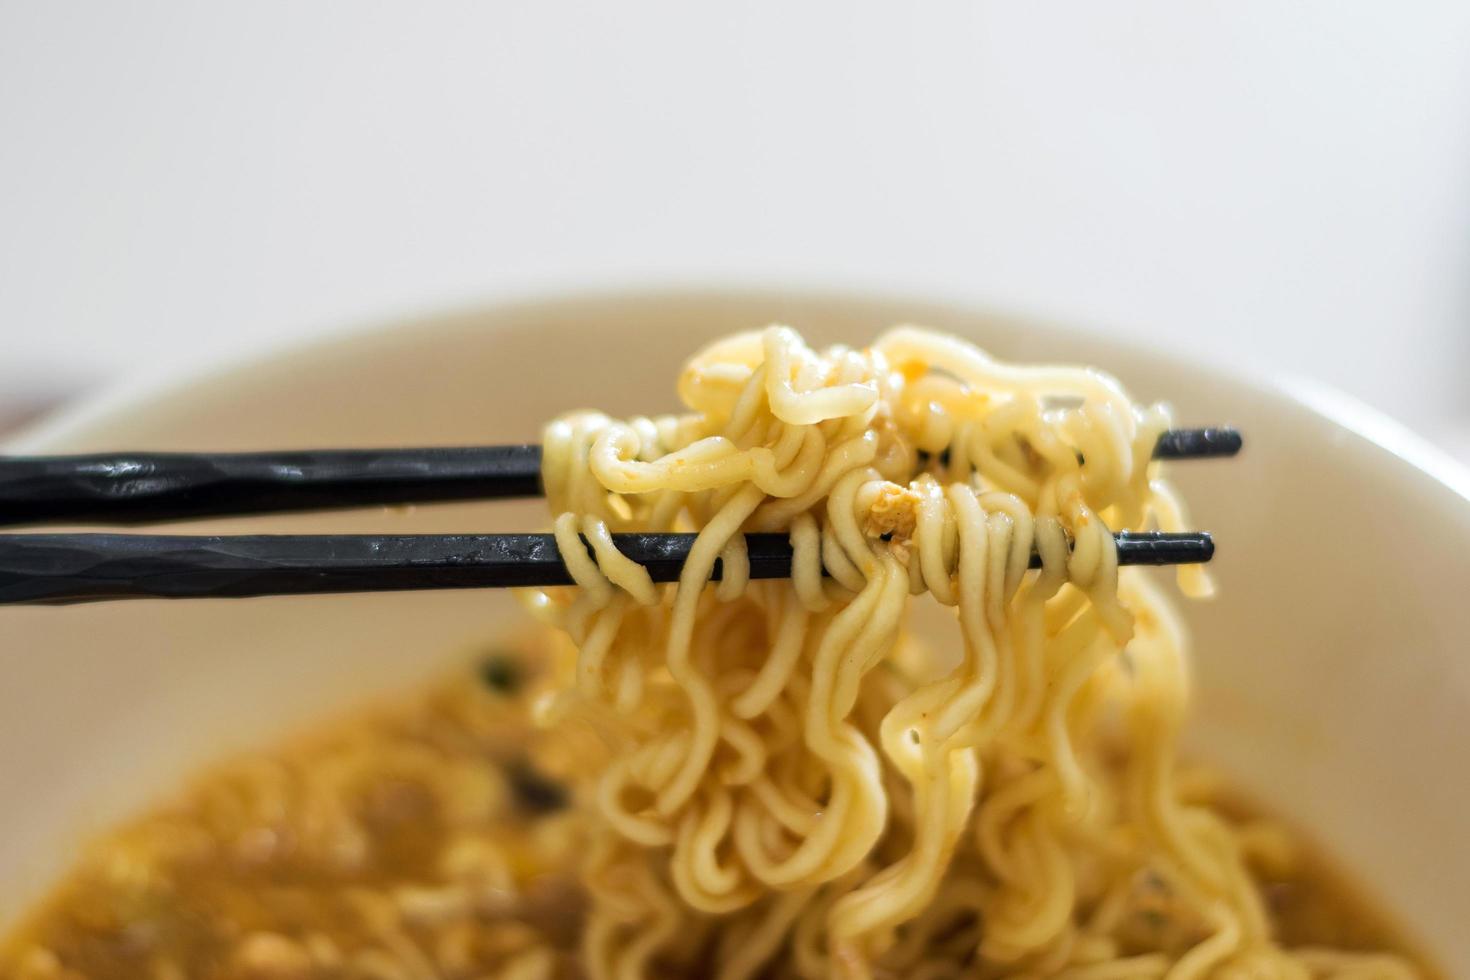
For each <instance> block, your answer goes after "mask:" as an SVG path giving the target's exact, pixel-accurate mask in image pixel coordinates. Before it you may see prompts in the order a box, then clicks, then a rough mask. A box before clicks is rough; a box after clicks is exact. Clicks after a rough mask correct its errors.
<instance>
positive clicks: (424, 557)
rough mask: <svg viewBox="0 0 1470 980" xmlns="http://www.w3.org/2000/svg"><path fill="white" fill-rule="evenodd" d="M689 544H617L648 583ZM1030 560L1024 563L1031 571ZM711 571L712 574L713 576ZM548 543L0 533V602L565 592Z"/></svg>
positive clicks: (774, 564)
mask: <svg viewBox="0 0 1470 980" xmlns="http://www.w3.org/2000/svg"><path fill="white" fill-rule="evenodd" d="M694 538H695V535H693V534H615V535H613V541H614V543H615V544H616V545H617V547H618V550H620V551H621V552H622V553H623V554H625V555H627V556H628V557H629V558H632V559H633V560H634V561H636V562H638V563H639V564H641V565H643V566H644V567H646V568H647V569H648V571H649V574H650V575H651V576H652V578H653V580H654V581H655V582H672V581H676V580H677V579H678V577H679V572H680V571H681V570H682V568H683V565H684V559H685V558H686V557H687V556H688V554H689V548H690V546H691V545H692V544H693V542H694ZM1115 538H1116V540H1117V542H1118V561H1119V562H1120V563H1121V564H1124V565H1181V564H1192V563H1196V562H1207V561H1209V560H1210V558H1211V557H1213V555H1214V552H1215V545H1214V541H1213V540H1212V539H1211V537H1210V535H1209V534H1208V533H1203V532H1199V533H1183V534H1181V533H1164V532H1158V531H1152V532H1148V531H1140V532H1131V531H1123V532H1119V533H1118V534H1117V535H1116V536H1115ZM745 540H746V548H747V551H748V553H749V556H750V574H751V577H752V578H757V579H771V578H785V577H787V576H789V575H790V574H791V545H790V542H789V539H788V538H787V536H786V535H784V534H749V535H746V539H745ZM1038 563H1039V559H1037V558H1036V557H1035V556H1033V558H1032V567H1037V565H1038ZM720 573H721V569H720V566H719V564H718V563H716V565H715V574H714V577H715V578H719V577H720ZM571 582H572V579H571V576H570V575H569V574H568V573H567V569H566V565H565V564H563V562H562V558H561V552H560V551H559V550H558V549H557V547H556V540H555V538H553V537H552V536H551V535H550V534H393V535H372V534H361V535H329V534H305V535H294V534H278V535H273V534H264V535H241V536H234V535H161V534H93V533H87V534H0V604H7V603H71V602H91V601H99V600H105V599H131V598H167V599H205V598H236V597H243V596H264V595H306V594H316V593H326V592H392V591H402V590H410V589H415V590H416V589H476V588H499V587H516V586H554V585H570V584H571Z"/></svg>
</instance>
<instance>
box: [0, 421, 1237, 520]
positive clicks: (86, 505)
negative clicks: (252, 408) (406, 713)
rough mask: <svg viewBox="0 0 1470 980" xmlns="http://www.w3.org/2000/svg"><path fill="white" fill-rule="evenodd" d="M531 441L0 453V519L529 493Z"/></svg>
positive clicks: (204, 513)
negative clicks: (212, 450) (428, 446)
mask: <svg viewBox="0 0 1470 980" xmlns="http://www.w3.org/2000/svg"><path fill="white" fill-rule="evenodd" d="M1240 446H1241V437H1240V433H1239V432H1237V431H1236V430H1234V429H1228V428H1211V429H1171V430H1169V431H1167V432H1165V433H1164V434H1163V436H1162V437H1160V439H1159V442H1158V445H1157V446H1156V447H1155V450H1154V456H1155V457H1156V458H1159V459H1200V458H1205V457H1211V456H1233V455H1235V454H1236V453H1237V452H1239V451H1240ZM540 493H541V447H540V446H536V445H525V446H471V447H444V448H433V449H322V450H300V451H291V452H255V453H97V454H91V455H85V456H8V457H6V456H0V525H12V526H14V525H21V524H42V523H79V524H88V523H91V524H96V523H103V524H136V523H144V522H149V521H171V520H181V519H185V518H191V517H211V516H221V515H227V514H264V513H278V512H281V511H294V510H323V509H336V508H343V507H358V506H368V505H380V504H402V503H415V502H416V503H431V502H435V501H447V500H486V499H495V498H506V497H535V496H539V495H540Z"/></svg>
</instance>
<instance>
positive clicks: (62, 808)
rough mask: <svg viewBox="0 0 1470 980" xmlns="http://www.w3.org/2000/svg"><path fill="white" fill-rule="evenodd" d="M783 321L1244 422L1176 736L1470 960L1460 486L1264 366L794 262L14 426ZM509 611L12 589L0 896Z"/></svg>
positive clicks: (522, 421) (672, 342) (612, 385)
mask: <svg viewBox="0 0 1470 980" xmlns="http://www.w3.org/2000/svg"><path fill="white" fill-rule="evenodd" d="M774 321H780V322H786V323H790V324H792V325H794V326H796V327H797V328H798V329H800V330H802V331H803V332H804V333H805V334H806V335H807V336H808V338H809V339H811V340H812V341H814V342H830V341H835V340H838V339H841V340H846V341H849V342H862V341H864V340H866V339H868V338H871V337H872V336H874V335H875V334H876V333H877V332H878V331H879V330H881V329H882V328H883V327H885V326H888V325H891V324H893V323H896V322H905V321H907V322H919V323H924V324H927V325H930V326H935V327H940V328H943V329H947V330H951V331H954V332H956V333H959V334H961V335H964V336H967V337H970V338H972V339H974V340H976V341H977V342H979V343H980V344H981V345H983V346H985V347H987V348H988V349H990V350H991V351H993V352H994V353H996V354H998V355H1000V356H1003V357H1007V358H1014V359H1020V360H1060V361H1071V362H1089V363H1094V364H1098V365H1100V366H1103V367H1105V368H1106V369H1108V370H1110V371H1112V372H1114V373H1116V374H1117V375H1119V376H1120V377H1121V378H1122V380H1123V381H1124V383H1125V384H1126V385H1128V386H1129V388H1130V389H1131V390H1132V391H1133V393H1134V394H1135V396H1138V397H1142V398H1148V399H1164V400H1167V401H1170V402H1172V403H1173V404H1174V405H1175V406H1176V409H1177V411H1178V418H1179V420H1180V422H1181V424H1192V423H1195V424H1199V423H1215V422H1228V423H1234V424H1237V425H1240V426H1241V427H1242V428H1243V429H1244V430H1245V432H1246V433H1247V438H1248V448H1247V451H1246V452H1245V453H1244V454H1243V455H1242V456H1241V457H1239V458H1238V459H1237V460H1235V461H1232V462H1228V463H1227V462H1208V463H1197V464H1189V465H1179V466H1176V467H1174V468H1173V473H1172V476H1173V477H1174V478H1175V479H1176V480H1177V482H1178V483H1179V484H1181V485H1182V487H1183V489H1184V491H1185V493H1186V495H1187V497H1188V499H1189V500H1190V501H1191V503H1192V510H1193V518H1194V523H1195V524H1196V525H1197V526H1199V527H1202V528H1206V529H1210V530H1213V531H1214V532H1216V537H1217V542H1218V544H1219V553H1218V557H1217V563H1216V575H1217V578H1218V582H1219V585H1220V596H1219V598H1218V599H1216V600H1214V601H1213V602H1210V603H1205V604H1196V605H1193V606H1191V607H1190V608H1188V609H1187V615H1188V619H1189V621H1190V624H1191V627H1192V629H1193V631H1194V635H1195V651H1196V657H1195V696H1196V712H1195V717H1194V719H1193V722H1192V725H1191V731H1190V738H1191V742H1192V748H1193V750H1194V751H1197V752H1198V753H1200V754H1202V755H1204V756H1205V757H1207V758H1208V759H1210V760H1211V761H1213V762H1215V763H1217V764H1218V765H1220V766H1221V767H1222V768H1224V769H1225V771H1226V772H1227V773H1228V774H1229V775H1230V776H1231V777H1232V778H1233V780H1234V781H1235V782H1236V783H1237V784H1238V785H1239V786H1241V788H1242V789H1244V790H1245V791H1246V792H1248V793H1249V794H1251V795H1253V796H1255V797H1256V798H1258V799H1261V800H1264V801H1266V802H1267V803H1268V805H1269V806H1270V807H1271V808H1272V809H1274V810H1275V811H1277V812H1279V813H1282V814H1284V815H1286V816H1288V817H1289V818H1291V819H1293V820H1294V821H1295V822H1297V823H1298V824H1299V825H1300V826H1302V827H1304V828H1306V829H1307V830H1308V832H1309V833H1310V834H1311V835H1312V836H1313V837H1314V838H1315V839H1316V840H1317V841H1318V842H1319V843H1320V844H1321V845H1323V846H1324V847H1325V848H1326V849H1327V850H1328V852H1329V853H1330V854H1332V855H1335V856H1336V857H1337V858H1338V859H1339V861H1340V863H1342V864H1343V865H1345V866H1346V867H1347V868H1348V870H1349V871H1350V872H1351V873H1352V874H1353V875H1354V877H1356V878H1357V879H1359V880H1360V881H1361V882H1362V883H1363V884H1364V885H1365V886H1366V887H1367V888H1368V889H1369V890H1370V892H1371V893H1372V894H1374V895H1375V896H1376V897H1377V898H1378V899H1379V900H1380V902H1381V903H1383V904H1385V905H1386V906H1387V907H1388V908H1389V909H1390V910H1391V911H1392V912H1393V913H1394V914H1395V917H1396V918H1397V919H1398V920H1400V921H1402V922H1410V923H1414V924H1415V928H1414V930H1413V931H1414V932H1415V933H1416V934H1417V936H1418V938H1419V939H1420V941H1421V942H1423V943H1424V944H1425V946H1426V947H1427V949H1428V951H1429V952H1430V953H1431V954H1432V955H1434V956H1436V957H1437V958H1438V959H1439V960H1440V962H1441V963H1442V964H1443V965H1444V966H1445V967H1446V968H1447V969H1448V971H1449V972H1450V974H1452V975H1462V974H1463V975H1470V936H1467V934H1466V933H1465V930H1463V929H1462V928H1459V926H1460V916H1461V914H1462V913H1463V911H1464V903H1463V899H1462V883H1463V882H1465V881H1467V880H1470V848H1466V847H1465V846H1464V845H1463V836H1462V831H1461V827H1462V824H1463V821H1462V818H1461V815H1462V814H1463V813H1465V812H1467V809H1470V764H1467V762H1470V751H1467V749H1466V745H1465V739H1464V736H1463V732H1464V726H1463V721H1462V720H1463V719H1464V718H1465V717H1466V716H1467V714H1470V658H1466V657H1464V656H1463V655H1461V654H1460V652H1459V651H1460V647H1461V644H1462V643H1463V638H1464V637H1466V636H1470V602H1466V601H1465V599H1464V597H1463V594H1462V593H1463V587H1464V585H1465V584H1466V581H1467V579H1466V570H1465V563H1464V559H1463V555H1464V554H1465V553H1466V550H1467V545H1470V502H1467V501H1466V500H1465V499H1464V498H1462V497H1461V496H1460V495H1459V494H1458V493H1456V492H1455V491H1453V490H1451V489H1450V488H1449V487H1448V486H1446V485H1445V484H1443V483H1440V482H1438V481H1436V480H1434V479H1432V478H1430V477H1429V476H1427V475H1426V474H1425V473H1424V472H1422V471H1421V470H1419V469H1417V468H1416V467H1414V466H1413V465H1411V464H1410V463H1408V462H1406V461H1405V460H1404V459H1401V458H1400V457H1399V456H1398V455H1396V454H1395V453H1394V452H1392V451H1390V450H1389V449H1387V448H1384V447H1383V446H1381V445H1379V444H1377V443H1376V442H1374V441H1373V440H1372V439H1370V438H1368V437H1367V436H1365V435H1361V434H1358V433H1356V432H1354V431H1353V430H1352V429H1350V428H1348V427H1345V426H1344V425H1342V424H1339V423H1338V422H1335V421H1333V420H1331V419H1329V418H1327V417H1326V416H1324V415H1322V414H1319V413H1317V412H1315V411H1313V410H1311V409H1308V408H1306V407H1305V406H1303V405H1302V404H1300V403H1298V402H1297V401H1295V400H1293V399H1292V398H1290V397H1288V396H1287V395H1285V394H1283V393H1281V392H1278V391H1275V390H1271V389H1269V388H1265V387H1259V386H1254V385H1250V384H1246V383H1244V382H1241V381H1237V380H1233V379H1231V378H1228V377H1224V376H1221V375H1218V374H1216V373H1214V372H1212V371H1210V370H1206V369H1204V368H1201V367H1198V366H1191V365H1188V364H1182V363H1179V362H1176V361H1173V360H1170V359H1168V358H1166V357H1162V356H1159V355H1157V354H1153V353H1150V352H1146V351H1140V350H1137V349H1132V348H1129V347H1126V346H1122V345H1118V344H1115V343H1113V342H1111V341H1108V340H1107V339H1105V338H1102V337H1098V336H1088V335H1074V334H1070V333H1067V332H1065V331H1059V330H1057V329H1054V328H1050V327H1046V326H1042V325H1038V324H1035V323H1028V322H1020V321H1015V320H1011V319H1007V318H1004V317H998V316H994V315H990V314H986V313H983V312H977V311H974V310H967V309H960V308H953V307H948V306H937V305H933V304H927V303H916V302H911V301H907V300H883V299H871V298H861V297H856V298H854V297H838V296H827V295H817V294H808V293H774V292H766V293H761V292H751V293H704V292H686V293H656V294H623V295H612V296H606V295H604V296H587V297H581V298H572V299H563V300H557V301H550V302H536V303H525V304H520V305H513V306H501V307H496V308H493V309H488V310H484V311H480V312H474V313H466V314H460V315H454V316H446V317H441V318H438V319H432V320H425V321H420V322H414V323H410V324H405V325H402V326H400V327H398V328H396V329H392V330H385V331H379V332H375V333H367V334H362V335H357V336H352V337H349V338H346V339H341V340H336V341H333V342H330V343H326V344H322V345H319V346H316V347H310V348H306V349H303V350H298V351H292V352H288V353H285V354H281V355H278V356H274V357H270V358H268V359H266V360H263V361H260V362H258V363H254V364H250V365H247V366H244V367H240V368H238V369H235V370H232V371H229V372H227V373H225V374H221V375H217V376H213V377H209V378H207V379H204V380H200V381H193V382H190V383H188V384H185V385H182V386H179V387H176V388H173V389H170V390H167V391H165V392H163V393H159V394H155V395H153V396H151V397H149V398H147V399H144V400H140V401H136V402H135V403H133V404H131V405H129V406H125V407H123V408H119V409H118V410H116V411H114V412H110V413H105V414H101V415H99V414H96V413H93V414H91V415H90V417H88V418H86V420H85V421H80V422H75V423H72V424H63V425H61V426H59V427H53V428H52V430H51V431H50V433H49V434H45V435H43V436H42V437H40V438H37V439H33V440H31V441H30V442H29V443H28V444H26V445H25V447H24V448H26V449H28V450H35V451H41V450H44V451H84V450H91V449H106V448H112V449H118V448H132V449H144V448H149V449H248V448H267V447H291V446H299V447H306V446H322V445H340V446H352V445H389V444H434V443H438V444H470V443H484V442H507V441H525V440H528V439H533V438H535V436H536V434H537V433H538V431H539V429H540V426H541V425H542V424H543V423H544V422H545V420H546V419H548V418H550V417H551V416H553V415H555V414H556V413H558V412H560V411H563V410H566V409H569V408H576V407H597V408H602V409H605V410H607V411H609V412H612V413H615V414H617V413H624V414H633V413H646V412H655V411H662V410H666V409H672V408H674V407H675V401H674V395H673V383H672V382H673V378H674V376H675V372H676V371H677V369H678V366H679V364H680V363H681V362H682V360H683V359H684V358H685V357H686V356H687V355H688V354H690V353H692V352H693V351H694V350H695V349H696V348H697V347H698V346H699V345H700V344H702V343H704V342H705V341H706V340H708V339H710V338H712V337H714V336H717V335H720V334H723V333H727V332H730V331H733V330H738V329H747V328H750V327H753V326H760V325H763V324H765V323H769V322H774ZM538 522H539V516H538V508H537V507H536V505H535V504H534V503H525V504H515V505H503V504H494V505H485V504H479V505H467V504H456V505H445V506H434V507H423V508H418V509H416V510H412V511H404V510H394V511H376V510H374V511H368V510H365V511H357V512H351V513H343V514H335V515H331V516H322V515H295V516H285V517H273V518H269V519H239V520H231V521H214V522H207V523H201V524H196V525H194V526H193V527H194V528H198V529H203V528H206V527H207V528H211V529H220V530H238V529H245V528H251V529H255V530H262V529H266V528H270V529H276V530H281V531H291V530H297V531H300V530H326V531H364V532H366V531H385V532H386V531H424V532H432V531H449V530H458V531H466V530H477V529H479V530H487V531H488V530H516V529H531V528H533V527H535V526H536V525H537V523H538ZM518 616H519V614H518V613H517V612H516V611H515V610H514V608H513V606H512V605H511V604H510V602H509V601H508V600H507V597H505V596H503V595H499V594H495V593H490V592H461V593H422V594H408V593H402V594H395V595H384V596H368V597H361V596H359V597H352V596H328V597H312V598H300V599H255V600H245V601H233V602H189V603H173V604H169V603H162V602H136V603H117V604H102V605H94V606H79V607H73V608H65V609H53V608H34V609H33V608H10V609H0V671H3V673H0V677H3V678H4V683H3V684H0V785H3V786H4V787H5V788H6V793H5V798H6V801H7V803H8V806H7V807H6V813H5V816H4V817H3V818H0V826H3V828H4V833H3V834H0V882H3V885H0V922H3V921H9V919H10V917H11V916H13V915H14V914H15V913H16V912H17V910H18V909H19V908H21V907H22V906H23V904H24V903H25V902H26V901H29V900H31V899H33V898H34V897H35V896H36V895H37V894H38V893H39V892H40V891H41V890H42V889H43V888H44V887H45V885H46V884H47V883H49V882H50V881H51V880H53V878H54V876H55V874H56V873H57V872H58V871H59V869H61V868H62V867H64V866H65V864H66V863H67V861H68V860H69V858H70V856H71V855H72V854H74V853H75V846H76V844H77V842H78V840H79V839H81V838H83V837H85V836H87V835H89V834H91V833H94V832H96V831H97V830H99V829H100V828H102V827H104V826H106V825H107V824H109V823H111V822H112V821H114V820H115V819H117V818H118V817H119V816H120V815H122V814H124V813H127V812H129V811H132V810H135V809H136V808H138V807H140V806H143V805H145V804H147V803H148V802H149V801H151V800H154V799H156V798H157V797H158V796H159V795H160V794H161V793H163V792H166V790H167V788H168V787H170V786H172V785H175V784H177V782H178V781H179V780H180V779H181V778H182V777H183V776H184V774H186V773H188V772H190V771H191V770H194V769H196V768H198V767H200V766H202V765H204V764H206V763H207V762H208V761H210V760H211V759H215V758H217V757H219V756H221V755H222V754H225V753H228V752H231V751H236V750H239V749H241V748H243V747H246V746H250V745H256V744H259V743H261V742H262V741H265V740H268V739H270V738H273V737H276V736H278V735H280V734H282V733H284V732H287V731H289V730H291V729H293V728H295V727H298V726H299V725H301V724H303V723H305V722H307V721H309V720H311V719H313V718H316V717H319V716H323V715H330V714H331V713H332V712H334V711H339V710H341V709H343V708H345V707H347V706H349V705H351V704H352V703H354V702H357V701H360V700H362V699H364V698H368V697H372V696H375V695H378V694H381V693H383V692H385V691H388V690H391V689H393V688H394V687H397V686H401V685H405V684H410V683H413V682H414V681H416V680H418V679H420V678H423V677H424V676H426V675H429V674H431V673H432V672H433V671H434V670H435V669H436V668H438V667H440V666H442V665H444V664H446V663H447V662H450V661H453V660H455V659H457V658H461V657H463V656H465V655H466V654H467V653H468V652H469V651H470V649H472V648H473V647H474V646H475V645H477V644H483V643H485V642H487V641H488V640H490V639H492V638H493V637H494V636H495V635H496V634H497V632H499V631H500V630H502V629H503V628H505V626H506V625H507V623H508V622H509V621H510V620H511V619H512V618H513V617H515V618H518Z"/></svg>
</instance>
